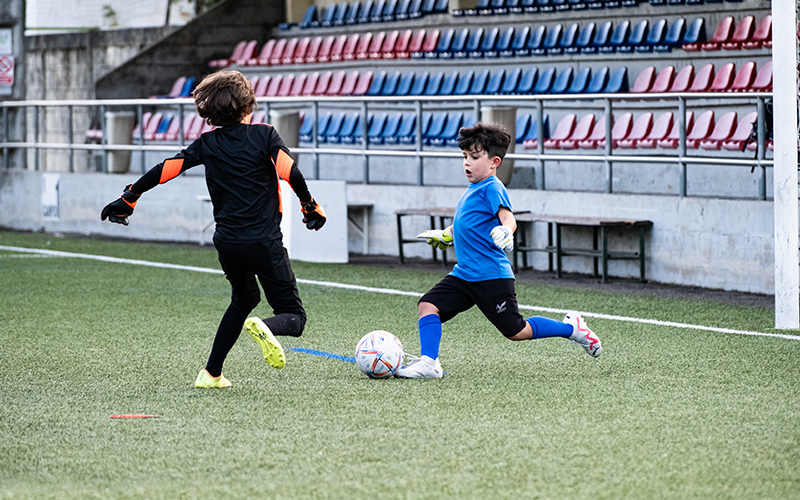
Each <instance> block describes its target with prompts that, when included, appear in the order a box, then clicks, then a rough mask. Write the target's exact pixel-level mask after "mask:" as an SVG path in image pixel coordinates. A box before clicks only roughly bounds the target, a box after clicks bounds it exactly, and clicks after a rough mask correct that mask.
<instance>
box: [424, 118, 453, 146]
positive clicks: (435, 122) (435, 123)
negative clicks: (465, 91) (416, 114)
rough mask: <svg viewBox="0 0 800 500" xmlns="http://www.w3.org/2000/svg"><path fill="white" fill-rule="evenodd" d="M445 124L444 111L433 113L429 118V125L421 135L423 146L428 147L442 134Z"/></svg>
mask: <svg viewBox="0 0 800 500" xmlns="http://www.w3.org/2000/svg"><path fill="white" fill-rule="evenodd" d="M446 123H447V112H446V111H440V112H437V113H434V114H433V117H432V118H431V123H430V125H429V126H428V128H427V130H426V131H425V133H423V134H422V141H423V144H425V145H426V146H430V145H431V141H432V140H433V139H434V138H436V137H438V136H439V135H440V134H441V133H442V131H443V130H444V126H445V125H446Z"/></svg>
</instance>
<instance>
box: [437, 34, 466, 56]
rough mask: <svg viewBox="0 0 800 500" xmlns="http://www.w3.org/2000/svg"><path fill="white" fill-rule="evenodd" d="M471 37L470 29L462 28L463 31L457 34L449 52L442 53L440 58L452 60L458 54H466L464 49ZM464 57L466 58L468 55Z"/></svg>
mask: <svg viewBox="0 0 800 500" xmlns="http://www.w3.org/2000/svg"><path fill="white" fill-rule="evenodd" d="M469 37H470V34H469V28H462V29H461V31H458V32H456V34H455V36H454V37H453V41H452V42H451V43H450V48H449V49H448V50H447V52H440V53H439V57H440V58H443V59H452V58H454V57H456V54H466V52H464V47H465V46H466V44H467V39H468V38H469ZM462 57H466V55H465V56H462Z"/></svg>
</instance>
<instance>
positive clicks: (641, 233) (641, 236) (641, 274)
mask: <svg viewBox="0 0 800 500" xmlns="http://www.w3.org/2000/svg"><path fill="white" fill-rule="evenodd" d="M639 279H640V280H641V281H642V283H644V282H646V281H647V280H646V279H645V277H644V227H640V228H639Z"/></svg>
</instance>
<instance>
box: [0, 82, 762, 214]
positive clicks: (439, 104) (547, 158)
mask: <svg viewBox="0 0 800 500" xmlns="http://www.w3.org/2000/svg"><path fill="white" fill-rule="evenodd" d="M771 97H772V93H771V92H750V93H667V94H650V93H644V94H582V95H569V96H565V95H513V96H496V95H480V96H463V95H460V96H438V97H434V96H404V97H392V102H391V103H387V100H386V97H367V96H352V97H319V96H313V97H312V96H308V97H283V98H269V99H264V98H259V99H257V101H258V103H259V107H260V108H262V109H263V108H265V110H266V113H267V115H269V112H270V110H272V109H306V110H308V109H310V112H309V118H311V119H313V129H312V141H311V143H310V146H308V147H293V148H292V152H293V153H297V154H310V155H312V157H313V165H314V167H313V178H314V179H318V178H319V176H320V172H319V161H318V159H319V155H320V154H334V155H357V156H360V157H362V158H363V162H364V163H363V165H364V168H363V179H362V181H363V182H364V183H367V184H369V183H370V178H369V158H370V157H387V156H396V157H408V158H414V159H416V161H417V176H416V183H417V184H418V185H423V183H424V179H423V161H422V160H423V158H437V157H440V158H441V157H445V158H460V157H461V153H460V152H449V151H441V150H439V151H435V150H434V151H432V150H426V149H424V147H423V141H422V123H423V120H422V116H423V111H425V110H441V109H443V106H444V107H447V106H450V107H452V106H453V105H455V104H457V105H458V106H459V107H460V108H462V109H463V108H472V109H473V111H474V116H475V117H476V119H478V120H480V116H481V110H482V108H484V107H492V106H494V107H504V108H526V109H530V108H533V109H535V116H533V113H532V119H533V118H535V120H536V123H537V126H538V133H537V137H539V138H542V137H544V136H545V133H544V130H543V124H544V118H545V113H546V111H547V110H550V109H555V110H564V109H570V108H571V107H574V106H575V104H576V103H579V104H580V107H581V108H583V109H586V108H590V109H602V110H603V113H604V114H605V116H606V118H607V119H606V120H605V128H606V130H605V137H606V138H608V137H612V128H613V113H614V111H615V110H617V109H640V108H641V104H638V106H637V105H635V103H636V102H637V101H639V102H651V103H652V102H659V103H661V104H660V107H661V108H662V109H663V110H664V111H669V110H674V111H677V118H678V123H677V125H678V126H679V131H680V136H679V141H678V147H677V148H676V149H675V154H672V155H669V154H614V148H613V147H612V141H610V140H606V141H605V149H604V150H603V152H602V154H568V153H564V152H560V153H554V152H550V151H547V152H545V148H544V141H543V140H539V141H538V145H537V147H536V150H535V151H531V152H524V153H509V154H507V155H506V157H507V158H511V159H519V160H533V161H536V162H537V164H538V166H539V167H540V169H541V170H542V172H544V169H545V168H546V164H547V162H552V161H581V162H601V163H604V164H605V169H606V175H605V177H606V179H605V192H607V193H610V192H612V191H613V184H612V179H613V164H614V163H646V164H662V165H663V164H669V165H678V166H679V167H680V172H681V173H680V185H679V190H678V194H679V196H686V194H687V193H686V179H687V169H688V167H689V166H690V165H717V166H727V167H750V168H752V169H755V168H758V169H760V176H759V180H758V194H757V197H758V199H761V200H765V199H766V184H767V174H766V169H767V168H768V167H771V166H772V165H773V161H772V160H771V159H768V158H766V139H767V138H766V137H765V136H766V133H765V130H766V127H765V123H764V117H765V113H764V111H765V101H766V100H767V99H769V98H771ZM694 101H697V102H699V105H695V106H693V107H695V108H708V107H715V108H716V107H741V106H744V105H747V106H751V105H755V106H756V109H757V111H758V119H757V121H756V127H757V132H758V133H757V138H758V140H757V147H758V149H757V153H756V154H755V158H752V157H751V158H741V159H739V158H726V157H720V156H708V155H706V156H696V155H690V154H688V152H687V148H686V123H685V122H686V110H687V102H694ZM584 103H590V104H589V106H584ZM321 106H323V107H324V106H330V107H332V108H336V107H342V106H346V107H353V106H356V107H357V108H358V109H359V112H360V114H361V119H360V125H361V128H362V130H361V134H362V138H363V140H362V143H361V144H360V148H354V149H350V148H332V147H321V146H320V144H319V142H318V140H317V135H318V131H317V124H318V116H319V113H320V107H321ZM54 107H55V108H66V109H67V122H68V123H67V124H66V129H67V137H68V140H67V141H66V142H59V143H51V142H41V141H39V139H38V138H39V137H40V135H41V134H40V132H41V127H42V125H41V123H40V122H39V113H40V109H42V108H54ZM76 107H90V108H98V111H99V114H100V117H101V120H100V122H101V134H100V135H101V139H100V143H99V144H86V143H76V142H74V141H73V135H74V134H73V125H74V124H73V120H74V118H73V116H74V109H75V108H76ZM0 108H2V130H3V131H4V136H3V139H4V140H3V142H0V148H2V155H3V161H4V166H5V167H8V165H9V163H8V154H9V150H12V149H29V150H32V151H33V156H34V169H36V170H39V169H40V164H39V159H38V158H39V154H38V152H39V151H40V150H66V151H67V154H68V157H69V170H70V171H74V161H73V154H74V152H75V151H81V150H83V151H90V152H91V151H96V152H100V153H102V161H103V167H102V168H103V171H106V172H107V171H108V168H107V163H106V162H107V159H106V157H107V155H106V154H105V153H107V152H112V151H138V152H140V153H141V156H140V158H141V170H142V172H144V171H145V169H146V168H147V165H145V158H144V154H143V153H144V152H145V151H162V152H166V153H171V152H172V153H174V152H176V144H174V143H172V144H154V143H152V142H147V140H146V139H145V137H144V130H141V131H140V134H139V138H138V139H136V140H135V142H134V144H109V143H108V142H107V133H106V132H107V123H106V111H109V110H112V109H116V110H119V109H125V110H128V111H130V110H133V111H134V112H135V114H136V117H137V123H139V124H141V123H142V116H143V114H144V109H150V108H159V109H164V108H169V109H177V118H178V119H179V120H180V122H179V127H178V130H179V131H183V130H184V123H183V120H184V115H185V111H187V110H193V109H194V101H193V100H192V99H124V100H123V99H118V100H64V101H6V102H0ZM11 108H29V109H30V108H32V111H33V130H32V134H33V140H32V141H31V140H25V141H17V142H13V141H9V140H8V137H9V118H8V114H9V113H8V111H9V109H11ZM387 108H392V109H398V110H399V109H406V110H408V109H409V108H410V109H412V110H413V112H414V113H416V140H415V141H414V144H413V146H411V147H410V148H407V149H402V148H401V149H372V148H371V147H370V141H369V133H368V132H369V121H368V116H369V113H370V109H384V110H385V109H387ZM185 144H186V142H185V139H184V134H183V133H182V132H181V133H179V134H178V141H177V147H178V148H180V147H182V146H184V145H185ZM542 179H544V176H543V175H542ZM541 189H545V185H544V182H543V183H542V186H541Z"/></svg>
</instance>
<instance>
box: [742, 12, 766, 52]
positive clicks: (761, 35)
mask: <svg viewBox="0 0 800 500" xmlns="http://www.w3.org/2000/svg"><path fill="white" fill-rule="evenodd" d="M765 43H769V44H770V46H771V45H772V15H771V14H767V15H766V16H764V18H763V19H762V20H761V21H759V23H758V26H756V29H755V31H753V36H751V37H750V39H749V40H747V41H746V42H744V43H742V48H743V49H760V48H761V47H763V46H764V44H765Z"/></svg>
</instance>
